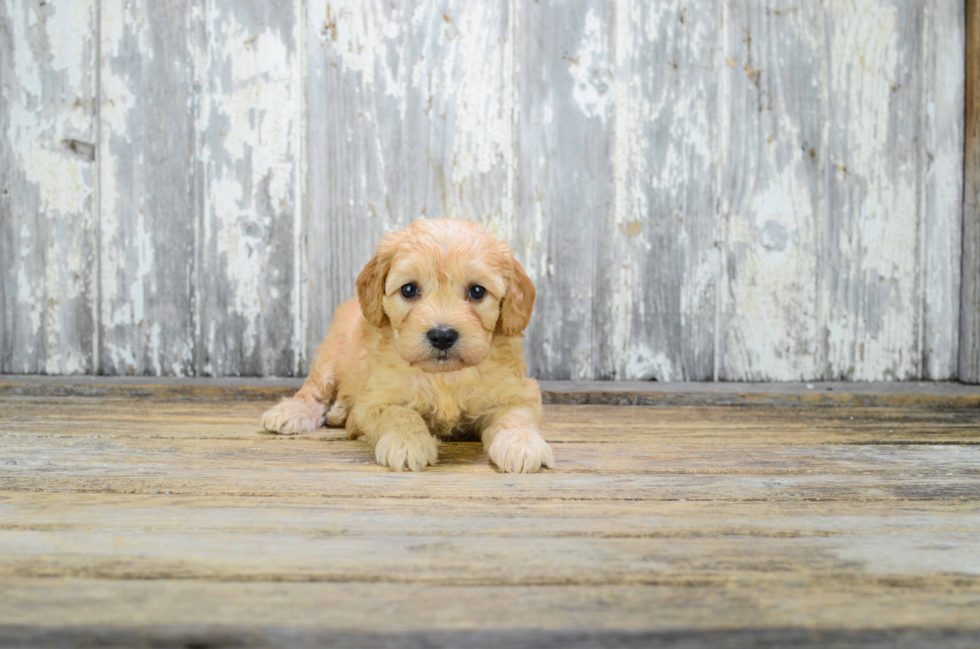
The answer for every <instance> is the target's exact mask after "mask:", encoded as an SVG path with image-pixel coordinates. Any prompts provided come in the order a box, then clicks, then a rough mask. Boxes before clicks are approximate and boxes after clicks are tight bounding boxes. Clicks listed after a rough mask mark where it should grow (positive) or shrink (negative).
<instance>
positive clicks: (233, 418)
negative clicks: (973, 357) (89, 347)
mask: <svg viewBox="0 0 980 649" xmlns="http://www.w3.org/2000/svg"><path fill="white" fill-rule="evenodd" d="M205 388H206V386H198V387H197V388H196V389H201V390H203V389H205ZM960 389H965V388H963V387H962V386H961V387H960ZM270 403H271V401H267V400H246V401H240V400H239V401H220V400H219V401H209V402H204V401H200V400H180V401H177V400H171V401H166V400H145V399H133V398H125V397H121V396H115V397H108V396H104V397H88V398H79V397H74V398H55V397H44V398H38V397H24V396H10V395H7V396H0V611H2V613H0V645H4V644H5V645H7V646H19V645H23V644H37V643H40V642H42V641H43V642H45V643H47V644H48V645H50V646H70V645H77V644H79V643H82V642H93V643H95V642H100V643H102V644H113V643H117V644H118V643H124V644H127V645H129V646H143V645H146V646H171V645H174V646H186V645H187V644H188V643H190V644H194V643H197V642H205V641H206V642H210V643H214V644H224V645H234V646H253V645H256V646H258V645H262V644H263V643H264V644H269V643H273V644H284V643H285V644H298V645H300V646H305V644H304V643H306V644H309V645H310V646H313V645H326V646H331V645H330V643H339V645H342V646H369V645H370V646H378V645H379V644H380V645H382V646H422V645H424V646H453V647H457V646H481V647H482V646H527V645H528V644H529V643H530V644H535V646H539V645H540V646H552V645H554V646H559V645H560V646H597V645H601V646H609V645H610V644H612V645H614V646H638V647H639V646H649V645H650V644H651V643H654V644H658V643H659V644H658V646H659V645H661V644H662V645H664V646H677V647H707V646H733V647H734V646H746V645H749V646H753V645H760V644H761V645H763V646H765V645H766V643H769V644H770V646H821V643H824V644H826V643H836V646H855V647H856V646H882V647H884V646H909V647H911V646H917V645H916V644H915V643H916V642H918V643H920V644H921V643H925V644H926V645H928V646H936V647H961V646H962V647H966V646H969V644H968V642H969V641H971V640H975V636H976V633H977V632H978V631H980V627H978V620H977V617H976V615H975V608H976V607H977V606H978V605H980V565H978V564H977V561H976V556H977V555H978V553H980V547H978V541H977V539H978V538H980V536H978V532H980V505H978V501H977V487H978V484H980V474H978V472H977V466H978V465H980V464H978V460H980V458H978V457H977V454H978V452H980V411H978V410H977V409H976V408H960V409H945V410H933V409H923V408H771V407H739V408H731V407H693V408H692V407H688V408H643V407H634V408H620V407H610V406H547V407H546V409H545V431H544V435H545V437H546V438H547V439H548V440H549V442H551V444H552V446H553V448H554V450H555V454H556V458H557V460H558V467H557V468H556V469H555V470H552V471H547V472H545V473H540V474H535V475H525V476H514V475H504V474H500V473H497V472H496V471H495V470H494V469H493V468H492V467H491V466H489V465H488V464H487V462H486V458H485V456H484V454H483V451H482V448H481V446H480V445H479V444H478V443H475V442H447V443H444V444H442V448H441V452H442V461H441V462H440V463H439V464H438V465H436V466H435V467H432V468H431V470H428V471H426V472H424V473H422V474H396V473H392V472H389V471H387V470H386V469H384V468H382V467H379V466H377V465H376V464H375V463H374V462H373V458H372V455H371V452H370V449H369V448H368V447H367V445H366V444H364V443H363V442H360V441H349V440H346V439H345V435H344V433H343V431H339V430H331V429H322V430H320V431H317V432H316V433H315V434H312V435H304V436H299V437H292V438H289V437H281V436H276V435H263V434H259V433H257V432H256V428H257V426H256V424H255V422H256V420H257V417H258V415H259V413H261V411H262V410H263V409H264V408H265V407H267V406H268V405H269V404H270ZM141 643H142V644H141ZM807 643H810V644H807Z"/></svg>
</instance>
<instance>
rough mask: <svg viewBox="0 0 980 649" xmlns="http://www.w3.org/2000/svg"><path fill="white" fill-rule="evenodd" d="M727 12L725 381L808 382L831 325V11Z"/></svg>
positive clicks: (776, 7) (734, 8) (722, 127)
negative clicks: (827, 281) (825, 301)
mask: <svg viewBox="0 0 980 649" xmlns="http://www.w3.org/2000/svg"><path fill="white" fill-rule="evenodd" d="M721 7H722V8H721V13H722V19H721V23H722V26H723V27H722V32H721V39H720V42H721V50H722V51H721V52H720V53H719V56H720V57H722V58H724V64H723V65H722V66H721V69H720V77H719V86H720V88H719V95H720V99H719V104H720V105H721V109H720V112H721V114H720V118H719V120H718V124H719V125H718V128H719V131H720V133H719V139H720V140H721V144H720V151H721V153H720V155H721V164H720V169H719V171H718V173H719V177H720V181H719V188H718V190H717V191H718V194H719V196H718V206H719V213H718V217H717V218H718V224H717V227H718V228H719V229H720V231H721V237H720V238H721V240H722V246H723V252H724V256H725V259H724V262H723V269H722V274H721V277H720V278H719V282H720V287H719V293H720V302H721V303H720V304H719V305H718V308H719V313H720V321H719V323H718V327H719V330H720V331H719V334H718V341H719V349H718V350H717V353H718V354H719V359H718V378H720V379H723V380H736V381H737V380H741V381H745V380H750V381H751V380H758V379H759V378H760V377H762V376H766V377H772V378H778V380H784V381H793V380H801V379H804V380H805V379H810V378H813V377H815V376H820V375H821V373H822V372H823V358H822V356H823V355H822V349H821V342H822V338H823V332H824V327H825V324H826V323H825V322H824V320H823V317H822V315H823V314H822V311H821V296H820V286H819V283H820V278H821V275H822V270H823V268H822V264H821V250H822V246H821V240H820V239H821V233H822V231H823V222H824V218H825V210H824V197H825V195H826V191H827V190H826V183H825V173H824V164H825V160H826V141H825V139H826V138H825V133H826V128H827V124H828V116H827V113H826V105H827V94H828V90H827V88H826V85H825V84H826V81H825V80H826V78H827V73H828V70H827V65H828V61H827V58H828V52H827V47H826V38H825V33H824V23H825V11H826V10H825V8H824V7H823V6H821V5H820V4H819V3H805V4H802V5H800V4H798V3H797V4H794V3H789V2H779V3H767V4H765V5H762V4H760V3H753V2H737V3H726V4H724V5H722V6H721Z"/></svg>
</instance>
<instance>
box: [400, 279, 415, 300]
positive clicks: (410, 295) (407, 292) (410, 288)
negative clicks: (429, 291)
mask: <svg viewBox="0 0 980 649" xmlns="http://www.w3.org/2000/svg"><path fill="white" fill-rule="evenodd" d="M418 296H419V285H418V284H415V283H414V282H412V283H410V284H405V286H402V297H403V298H405V299H406V300H414V299H415V298H417V297H418Z"/></svg>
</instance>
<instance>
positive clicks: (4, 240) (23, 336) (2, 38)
mask: <svg viewBox="0 0 980 649" xmlns="http://www.w3.org/2000/svg"><path fill="white" fill-rule="evenodd" d="M97 33H98V32H97V28H96V10H95V2H94V0H77V1H76V0H52V1H50V2H46V3H37V2H34V1H27V0H23V1H21V0H6V1H5V2H3V3H2V5H0V83H2V102H0V142H2V146H0V260H2V261H0V310H2V314H0V329H2V330H3V331H2V332H0V368H2V371H4V372H14V373H46V374H78V373H92V372H93V371H95V370H96V369H97V368H96V367H95V364H94V360H93V340H94V336H95V328H96V326H97V324H96V319H95V317H94V313H93V308H92V307H93V301H94V300H95V299H96V290H97V289H96V283H97V279H96V277H95V269H96V266H95V263H94V261H95V250H96V247H95V233H96V231H97V228H96V225H95V221H94V217H95V215H96V212H95V210H94V207H95V206H94V203H93V201H94V198H93V197H94V191H95V189H94V185H95V180H96V179H95V176H96V174H95V170H94V167H95V164H94V160H95V143H96V131H97V128H96V123H95V119H94V117H93V116H94V115H95V114H96V112H97V109H96V106H95V101H96V96H97V95H96V89H95V80H96V78H97V75H96V72H95V65H96V64H95V52H96V49H97V48H96V39H97Z"/></svg>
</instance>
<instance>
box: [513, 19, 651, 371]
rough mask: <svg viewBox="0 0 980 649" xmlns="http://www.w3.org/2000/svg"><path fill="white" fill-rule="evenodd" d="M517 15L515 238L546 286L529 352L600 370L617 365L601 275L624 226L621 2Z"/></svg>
mask: <svg viewBox="0 0 980 649" xmlns="http://www.w3.org/2000/svg"><path fill="white" fill-rule="evenodd" d="M519 20H520V23H519V25H520V26H519V31H520V38H521V47H522V56H521V68H520V70H521V79H520V101H521V109H520V201H521V202H520V213H521V217H522V220H521V226H522V227H521V233H520V237H521V239H520V240H519V241H517V242H515V243H516V246H517V249H518V251H519V252H518V256H519V257H523V259H524V260H525V261H526V268H527V270H528V274H529V275H530V276H531V279H532V280H534V282H535V285H536V287H537V294H538V297H537V302H536V303H535V313H536V315H535V317H534V318H533V319H532V321H531V325H530V328H529V330H528V336H529V338H528V344H527V352H526V355H527V357H528V360H529V364H530V369H531V372H532V373H533V374H535V375H537V376H541V377H548V378H556V379H582V378H593V377H595V376H596V373H597V372H599V371H603V372H608V371H609V370H608V369H606V368H605V367H603V366H605V365H606V362H605V361H604V360H601V354H602V349H603V343H601V342H600V340H601V339H602V337H603V336H604V335H605V334H606V333H607V332H606V331H602V330H599V329H597V327H601V324H600V323H598V322H597V314H596V310H595V300H596V296H597V292H598V291H605V290H611V289H612V287H611V286H600V285H599V280H600V276H601V273H600V270H599V267H600V260H599V259H598V255H599V248H600V243H599V242H600V241H601V240H602V238H604V237H615V236H625V235H624V234H622V233H619V232H616V231H615V226H614V224H613V223H612V219H611V218H610V217H611V211H612V209H613V191H614V184H613V159H612V155H613V138H614V130H613V124H614V119H615V116H614V112H613V110H614V109H613V101H614V94H615V91H616V88H615V87H614V79H615V61H614V58H613V57H614V49H613V30H614V20H615V11H614V7H613V5H612V3H611V2H596V3H590V2H572V3H566V4H556V3H538V2H525V3H522V13H521V15H520V18H519ZM561 161H574V163H573V164H570V165H567V164H563V163H562V162H561ZM522 253H523V254H522ZM615 264H616V268H617V269H618V268H619V265H620V263H619V260H616V262H615ZM619 289H620V290H619V291H618V293H617V294H618V295H622V294H623V292H629V291H631V290H637V289H638V287H637V286H623V285H620V286H619ZM606 344H608V343H606ZM600 363H601V365H600ZM600 368H602V369H600ZM608 376H609V375H607V377H608Z"/></svg>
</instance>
